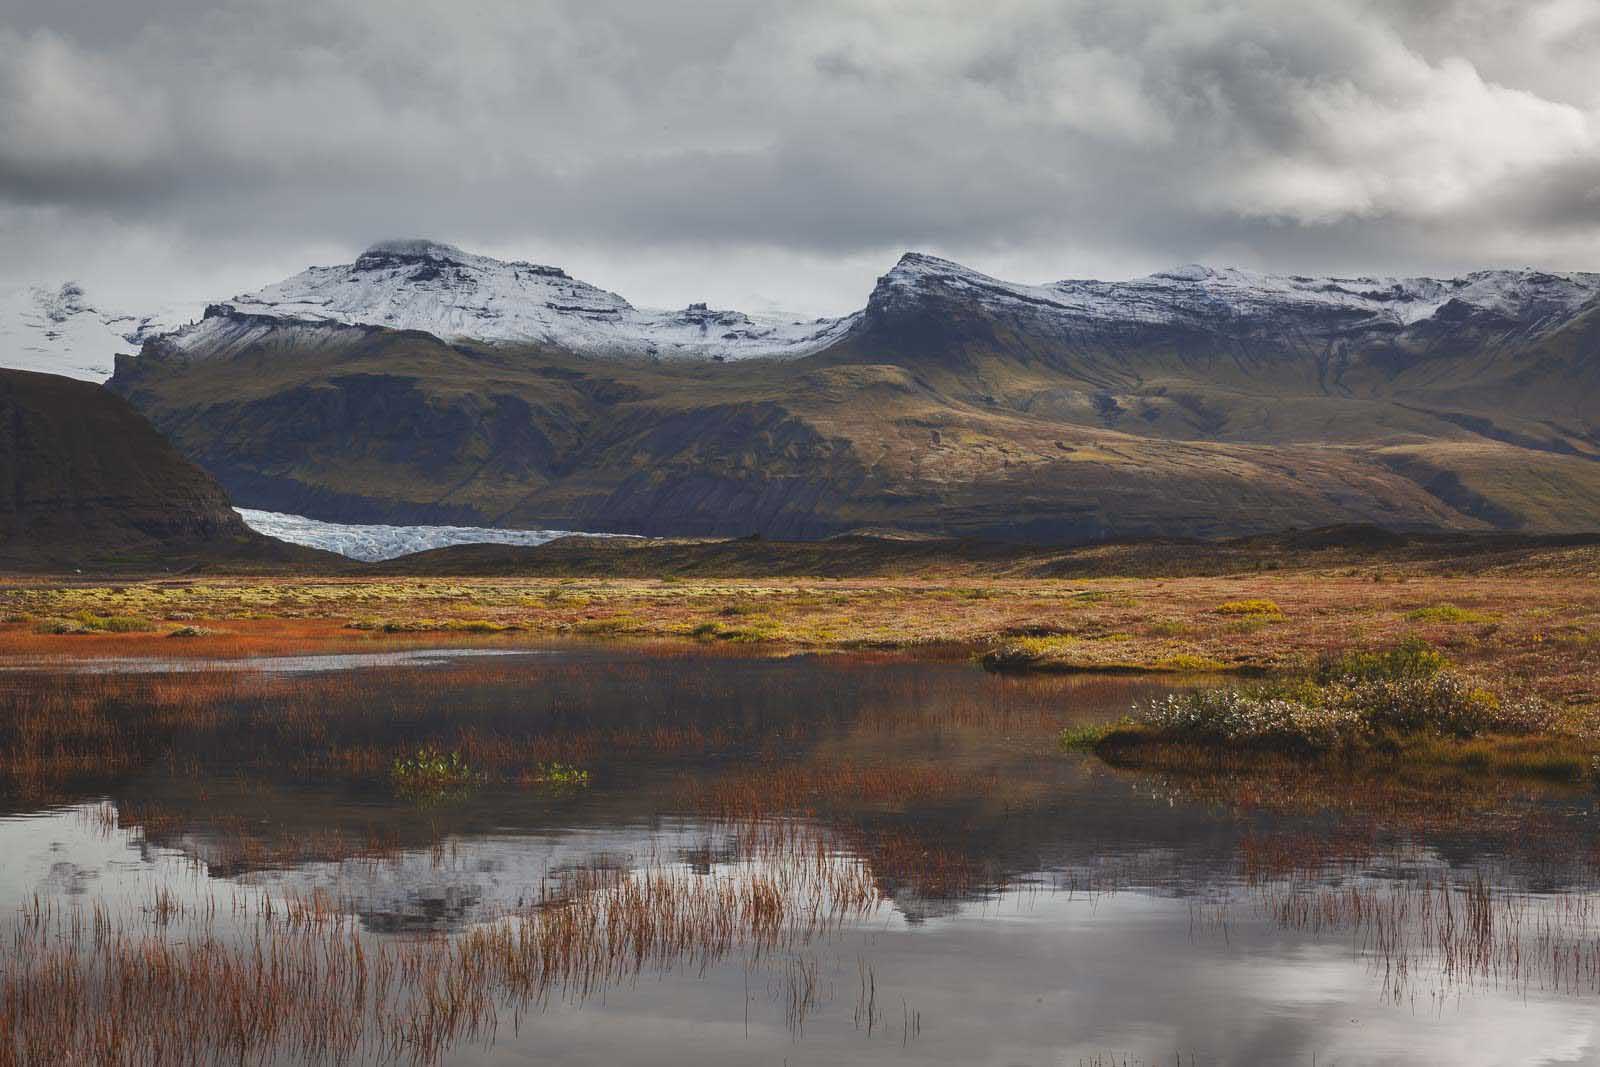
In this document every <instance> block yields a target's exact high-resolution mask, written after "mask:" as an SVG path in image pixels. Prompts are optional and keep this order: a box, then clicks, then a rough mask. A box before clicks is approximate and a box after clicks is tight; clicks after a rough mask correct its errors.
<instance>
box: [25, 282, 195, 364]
mask: <svg viewBox="0 0 1600 1067" xmlns="http://www.w3.org/2000/svg"><path fill="white" fill-rule="evenodd" d="M193 310H194V312H196V313H197V312H198V311H199V308H198V307H197V308H195V309H193ZM194 317H195V316H194V315H193V314H185V313H184V311H183V310H182V309H166V310H163V311H160V312H156V313H153V314H138V315H134V314H128V313H126V312H121V311H112V310H108V309H106V308H103V307H100V306H99V305H97V304H95V303H93V302H91V301H90V299H89V297H88V296H87V295H86V294H85V293H84V291H83V288H82V287H81V286H79V285H78V284H77V283H76V282H66V283H64V284H61V285H54V286H23V287H19V288H15V289H10V290H0V367H10V368H14V369H17V370H33V371H43V372H45V373H47V374H64V375H66V376H67V377H69V378H81V379H83V380H85V381H91V382H103V381H105V380H106V379H107V378H109V377H110V376H111V371H112V365H113V361H114V358H115V357H116V355H117V353H119V352H137V351H138V350H139V348H140V346H141V345H143V344H144V342H145V341H147V340H149V339H150V338H151V337H154V336H156V335H158V334H161V333H164V332H166V331H169V330H172V329H174V328H175V327H177V326H179V325H180V324H182V323H184V322H187V321H189V320H190V319H192V318H194Z"/></svg>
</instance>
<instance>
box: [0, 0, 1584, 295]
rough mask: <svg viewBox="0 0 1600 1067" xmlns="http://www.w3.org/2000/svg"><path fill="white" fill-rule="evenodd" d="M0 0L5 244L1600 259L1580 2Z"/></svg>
mask: <svg viewBox="0 0 1600 1067" xmlns="http://www.w3.org/2000/svg"><path fill="white" fill-rule="evenodd" d="M4 4H5V5H6V6H7V7H8V9H9V13H7V14H6V15H5V16H4V17H3V18H0V226H7V225H9V226H10V227H11V228H12V229H13V231H14V232H13V233H12V234H11V237H12V239H13V240H36V239H37V238H36V237H35V236H34V235H37V234H38V233H40V232H43V231H44V229H45V228H44V227H43V226H42V225H40V224H39V223H38V219H39V218H43V217H44V213H48V217H49V218H50V219H51V220H52V225H53V226H57V227H63V228H65V230H67V231H71V232H70V233H68V232H62V233H61V237H62V238H63V240H62V242H61V243H62V244H63V246H66V247H73V248H78V247H85V246H92V245H93V244H94V240H95V235H96V233H97V232H98V228H104V227H106V226H108V225H109V226H114V227H115V228H117V229H118V230H119V231H120V232H124V233H126V232H129V231H137V232H139V233H140V234H142V235H143V237H142V238H141V240H143V241H145V242H146V243H156V244H159V242H161V241H163V240H165V241H168V242H169V243H170V244H171V245H172V246H173V247H181V248H183V249H185V250H186V251H185V258H186V259H188V260H190V261H193V260H196V259H204V258H205V257H206V256H208V255H210V256H213V257H215V259H216V260H217V261H218V262H219V263H221V262H224V261H225V262H226V263H227V265H228V267H227V271H229V272H231V273H229V277H238V278H239V279H240V284H244V283H245V282H249V283H251V284H259V283H260V282H262V281H266V280H268V279H267V278H265V277H250V276H249V270H248V269H247V268H248V263H249V261H250V258H251V255H252V249H258V250H259V252H260V256H261V258H263V259H271V261H272V262H274V263H276V262H278V261H280V259H290V260H292V259H294V258H295V257H296V255H297V252H296V249H300V250H303V251H302V252H300V253H299V254H300V255H301V256H302V257H306V256H309V255H311V254H312V252H313V251H314V250H315V251H318V252H320V251H322V250H324V249H326V248H328V247H329V246H330V245H332V246H339V247H343V248H353V247H356V246H359V245H360V244H361V243H363V242H365V241H367V240H370V239H372V238H375V237H379V236H384V235H390V234H397V233H413V232H425V233H428V234H430V235H433V236H437V237H440V238H443V239H449V240H456V241H458V242H465V243H473V242H474V241H478V242H481V243H488V244H492V245H493V246H495V247H497V248H507V247H515V248H518V249H521V250H522V251H523V254H526V255H529V256H532V257H534V258H551V257H550V256H548V255H546V254H545V252H544V250H545V249H553V250H559V249H566V248H577V247H580V246H581V247H587V248H590V249H591V250H593V249H598V250H600V251H599V252H597V253H596V258H597V260H602V261H603V260H606V259H608V258H609V259H610V260H614V261H623V260H626V261H630V262H633V263H639V262H646V261H651V260H654V261H656V262H659V263H660V264H661V267H660V271H661V273H662V274H663V275H670V274H672V272H673V267H672V263H673V260H674V257H675V255H677V254H678V253H679V252H680V251H681V250H683V249H685V248H690V247H693V248H699V249H705V248H717V247H722V248H726V249H729V250H730V251H731V250H738V251H739V255H738V256H730V259H729V261H730V262H735V261H736V262H737V263H738V264H739V267H738V270H739V271H741V272H742V271H746V270H748V265H749V263H750V261H751V259H750V257H751V256H752V255H755V256H757V258H759V256H760V255H763V254H765V255H767V256H768V258H769V260H770V262H771V263H773V264H774V265H780V264H784V263H791V262H795V261H797V260H798V259H800V258H805V257H818V256H822V257H829V256H833V257H839V259H840V261H841V262H845V261H848V262H850V263H851V264H854V266H852V267H851V268H850V269H851V270H852V271H856V272H859V270H860V269H861V268H860V267H859V264H860V263H861V262H862V261H863V259H864V258H871V257H873V256H881V257H883V258H884V259H885V260H887V259H889V258H890V257H892V256H893V254H894V253H895V252H897V251H899V250H900V249H903V248H906V247H921V248H926V249H930V250H934V251H942V252H945V253H947V254H952V255H956V256H958V257H962V258H969V259H974V260H975V261H976V263H975V265H978V266H980V267H982V266H984V265H985V263H986V260H993V261H995V262H1007V263H1019V262H1022V263H1029V264H1038V265H1039V266H1038V268H1037V269H1039V270H1041V271H1043V272H1044V274H1043V276H1045V277H1049V276H1053V275H1055V274H1058V273H1065V272H1066V270H1067V268H1068V267H1069V265H1070V266H1072V267H1075V268H1076V272H1077V273H1085V272H1093V273H1104V274H1113V273H1116V272H1117V271H1118V270H1119V269H1122V268H1124V267H1126V266H1128V265H1130V264H1148V265H1152V266H1154V265H1162V264H1169V263H1174V262H1179V261H1185V260H1190V259H1196V258H1210V256H1211V255H1213V254H1218V253H1220V254H1227V255H1230V256H1233V257H1235V258H1239V259H1244V260H1250V261H1252V262H1251V265H1255V266H1264V267H1277V268H1283V269H1299V270H1317V269H1339V270H1348V269H1362V268H1364V269H1369V270H1374V271H1377V270H1423V269H1432V270H1449V269H1459V268H1461V267H1471V266H1479V265H1491V264H1497V263H1500V262H1504V261H1505V260H1506V257H1508V256H1509V257H1512V259H1513V261H1516V262H1540V263H1545V264H1546V265H1550V266H1556V267H1560V266H1572V267H1576V266H1585V265H1588V266H1600V255H1597V254H1592V253H1591V252H1590V249H1591V248H1593V247H1594V243H1595V239H1596V238H1597V237H1600V218H1597V212H1596V202H1595V196H1594V190H1595V188H1596V187H1597V185H1600V92H1596V91H1595V90H1594V88H1593V81H1592V70H1593V69H1594V67H1595V64H1596V60H1597V59H1600V18H1597V17H1595V15H1596V13H1595V11H1594V9H1593V5H1592V3H1589V2H1588V0H1533V2H1518V3H1512V2H1510V0H1417V2H1415V3H1410V4H1398V5H1396V4H1379V3H1376V2H1375V0H1328V2H1327V3H1323V4H1319V5H1315V6H1309V5H1307V6H1302V5H1284V4H1281V3H1272V2H1268V0H1211V2H1208V3H1205V4H1195V3H1192V2H1188V0H1129V2H1128V3H1122V4H1115V5H1108V4H1104V3H1099V2H1092V0H1078V2H1063V0H995V2H993V3H990V4H987V5H985V7H984V10H983V12H982V13H981V14H979V15H975V14H974V13H973V9H972V8H971V6H970V5H969V4H966V3H963V2H958V0H930V2H928V3H923V4H917V5H901V4H890V3H884V2H880V0H814V2H810V3H801V4H795V3H784V2H781V0H745V2H741V0H714V2H706V0H697V2H695V3H687V2H686V3H671V4H669V3H661V4H638V3H634V2H631V0H587V2H579V0H472V2H463V3H458V4H452V5H437V4H425V3H421V2H415V0H405V2H397V0H325V2H312V0H280V2H272V3H269V2H267V0H227V2H224V3H200V2H197V0H122V2H121V3H119V4H117V5H110V6H112V7H114V8H115V11H114V12H111V13H108V12H107V11H106V10H104V9H105V8H106V7H107V6H108V5H102V4H99V3H93V4H91V3H89V2H88V0H50V2H49V3H45V2H44V0H4ZM29 213H33V215H34V216H35V218H34V220H33V222H32V223H29V222H28V220H27V216H28V215H29ZM7 220H10V222H9V223H8V222H7ZM4 236H6V234H4V233H0V237H4ZM763 250H765V251H764V252H763ZM53 255H57V253H53V252H51V250H49V249H45V248H39V249H37V255H36V257H34V258H35V259H36V260H37V262H38V263H40V264H43V263H45V262H46V261H49V262H50V263H51V264H52V265H54V263H55V260H54V259H52V258H51V256H53ZM28 258H29V257H28V256H26V255H25V254H24V255H19V254H17V253H16V252H12V253H11V254H10V255H8V256H7V257H6V259H4V260H0V265H5V264H17V263H21V264H22V266H20V267H17V266H11V267H9V268H8V269H10V270H11V271H12V272H13V273H16V272H17V271H19V270H25V269H26V268H27V265H28V263H27V261H28ZM1052 263H1060V264H1061V269H1060V270H1052V269H1051V266H1050V265H1051V264H1052ZM101 269H102V270H103V272H104V273H106V274H107V275H108V276H109V275H114V274H115V273H116V270H115V267H114V265H111V264H106V263H102V264H101ZM702 269H703V270H704V271H706V272H708V277H706V278H705V279H704V280H705V281H706V283H707V284H708V285H709V286H710V287H711V288H712V289H713V290H715V289H717V287H718V286H721V287H723V288H728V287H731V286H733V285H734V284H735V283H736V282H737V280H738V279H737V278H735V277H733V276H732V275H731V274H730V276H729V277H726V278H718V277H716V276H715V274H716V267H715V264H714V260H713V261H712V262H711V264H710V265H709V266H704V267H703V268H702ZM730 270H731V268H730ZM594 280H596V281H598V282H601V283H602V284H606V283H607V281H608V280H607V279H606V278H596V279H594ZM630 295H633V294H630ZM646 295H647V296H648V294H646Z"/></svg>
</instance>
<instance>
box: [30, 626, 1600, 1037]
mask: <svg viewBox="0 0 1600 1067" xmlns="http://www.w3.org/2000/svg"><path fill="white" fill-rule="evenodd" d="M530 651H531V652H534V653H536V654H526V655H497V656H471V657H463V656H460V655H457V654H454V653H446V654H427V653H423V654H419V653H416V652H414V651H413V652H408V653H407V654H406V657H405V658H399V659H367V658H362V657H355V658H350V657H345V658H332V659H328V660H326V661H320V662H307V661H313V660H316V657H297V658H296V662H295V663H294V664H293V665H292V666H291V667H281V668H270V667H269V669H265V670H257V669H255V668H256V667H258V666H261V665H259V664H244V663H233V662H230V663H226V664H217V665H212V667H211V669H210V670H205V671H196V670H195V664H193V663H171V664H165V665H155V664H116V663H113V664H101V665H99V666H97V667H94V668H93V669H91V670H89V671H87V672H85V673H81V674H76V675H71V676H68V675H63V674H61V673H59V672H54V673H48V674H46V673H43V672H41V671H38V670H30V669H17V670H12V671H7V672H6V673H5V674H4V677H3V679H0V694H3V695H4V697H5V699H6V700H7V701H8V703H7V705H6V707H7V709H8V710H7V712H6V714H8V715H10V716H11V717H12V720H13V721H12V723H11V724H10V725H9V726H8V727H7V730H8V733H7V737H8V738H9V740H8V741H7V744H8V745H9V746H10V747H9V748H8V751H9V752H11V753H12V754H13V764H12V766H10V767H9V768H6V767H0V775H3V777H0V785H3V786H4V787H5V794H4V797H5V799H3V800H0V805H3V807H0V856H4V857H5V859H4V861H3V863H0V906H3V909H4V912H3V914H4V925H5V927H6V928H5V930H4V931H3V933H4V937H5V943H6V945H8V946H9V947H8V948H7V949H5V950H4V951H0V966H3V967H4V968H5V970H4V972H3V977H0V982H3V983H5V985H4V991H5V992H6V993H7V995H8V997H9V1000H7V999H6V998H4V997H0V1003H9V1005H10V1006H9V1007H6V1008H0V1037H4V1038H6V1039H7V1040H10V1041H12V1042H13V1043H17V1042H26V1041H29V1040H32V1041H33V1042H34V1044H32V1045H31V1046H26V1047H27V1048H29V1049H31V1050H32V1051H33V1053H34V1054H36V1055H38V1056H39V1057H41V1058H42V1057H43V1056H44V1055H45V1050H46V1046H47V1044H48V1040H47V1038H46V1037H44V1036H42V1035H44V1034H45V1033H46V1031H47V1030H48V1029H50V1028H51V1027H53V1028H54V1032H55V1033H56V1034H57V1035H62V1034H65V1035H71V1036H69V1037H68V1038H66V1039H67V1040H69V1041H73V1042H78V1043H83V1042H88V1041H91V1040H94V1037H93V1034H92V1033H91V1031H92V1029H93V1027H92V1026H91V1025H89V1024H88V1023H86V1022H85V1020H84V1019H83V1018H77V1017H74V1018H71V1019H68V1018H67V1017H66V1016H61V1017H58V1018H55V1019H52V1020H44V1019H41V1018H40V1014H41V1013H42V1012H44V1011H45V1010H46V1005H50V1006H52V1007H50V1009H49V1010H57V1009H58V1008H59V1005H61V1004H62V1003H67V1004H70V1005H74V1006H76V1010H78V1011H79V1012H80V1014H85V1013H86V1014H89V1015H93V1014H95V1013H97V1012H100V1013H102V1018H104V1019H113V1020H115V1022H114V1024H110V1026H109V1028H118V1027H120V1028H122V1029H124V1030H125V1031H126V1034H127V1035H132V1034H140V1035H142V1036H141V1037H139V1038H138V1040H134V1039H133V1038H131V1037H130V1038H128V1039H127V1040H126V1041H125V1042H124V1045H123V1046H117V1047H122V1048H124V1049H132V1048H135V1047H139V1046H138V1041H139V1040H143V1041H146V1042H147V1043H148V1042H152V1041H154V1042H157V1044H158V1045H159V1041H160V1040H162V1039H163V1038H162V1037H161V1034H165V1035H166V1037H165V1039H169V1040H170V1041H171V1042H172V1044H170V1045H168V1046H161V1047H162V1048H163V1049H164V1052H163V1053H162V1054H163V1055H165V1056H166V1057H168V1058H167V1059H166V1060H164V1061H163V1062H185V1060H184V1056H185V1055H187V1054H189V1053H186V1052H183V1051H180V1050H179V1049H180V1045H182V1044H183V1042H182V1040H181V1039H180V1038H179V1037H178V1036H177V1035H180V1034H189V1033H202V1034H203V1036H202V1037H200V1038H196V1039H195V1040H196V1041H197V1042H200V1044H197V1045H189V1046H188V1049H189V1052H191V1053H193V1054H194V1055H195V1057H196V1059H197V1060H198V1061H199V1062H239V1061H240V1059H241V1055H240V1051H239V1050H240V1049H243V1051H244V1053H245V1054H244V1056H243V1059H244V1061H245V1062H274V1061H276V1062H324V1061H330V1060H338V1059H345V1060H348V1061H350V1062H440V1063H451V1064H501V1063H504V1064H511V1063H523V1062H530V1061H534V1060H537V1061H541V1062H555V1063H572V1064H619V1063H651V1064H694V1065H706V1064H748V1063H774V1064H778V1063H789V1064H837V1063H950V1064H975V1063H977V1064H1043V1063H1049V1064H1069V1065H1070V1064H1080V1063H1081V1064H1111V1063H1116V1064H1122V1063H1128V1064H1135V1063H1144V1064H1156V1063H1162V1064H1176V1063H1180V1062H1181V1063H1183V1064H1189V1063H1194V1064H1210V1063H1295V1064H1310V1063H1313V1062H1315V1063H1318V1064H1331V1063H1406V1064H1416V1063H1441V1062H1448V1063H1482V1064H1505V1063H1588V1062H1600V1012H1597V1011H1596V1008H1597V1007H1600V1003H1597V1001H1600V913H1597V912H1596V911H1595V904H1596V902H1597V901H1600V896H1597V895H1596V894H1595V893H1594V891H1593V889H1594V881H1595V879H1594V874H1595V867H1596V856H1597V851H1596V842H1597V841H1600V836H1597V835H1596V834H1595V832H1594V827H1593V823H1594V819H1595V814H1596V813H1595V810H1594V804H1593V796H1592V794H1590V793H1586V792H1582V791H1568V792H1563V793H1529V794H1526V795H1524V794H1520V793H1507V794H1504V795H1496V796H1495V797H1494V798H1492V802H1488V803H1485V804H1482V805H1472V806H1470V810H1462V811H1460V812H1452V811H1441V812H1433V813H1430V814H1428V815H1427V816H1426V817H1414V816H1413V815H1410V814H1408V815H1407V816H1406V817H1405V818H1396V817H1393V816H1394V812H1393V811H1392V810H1382V811H1380V810H1373V811H1365V810H1362V809H1361V807H1360V805H1344V806H1339V807H1340V810H1338V811H1336V812H1330V811H1326V810H1322V809H1323V805H1319V804H1277V803H1262V802H1260V801H1259V798H1258V797H1254V796H1253V795H1252V794H1251V793H1250V791H1249V790H1237V789H1236V790H1233V791H1231V792H1230V791H1228V790H1226V789H1224V790H1221V791H1219V790H1217V789H1215V788H1209V787H1203V786H1201V785H1197V784H1196V783H1191V782H1187V781H1174V780H1170V779H1164V778H1162V777H1160V776H1155V775H1149V774H1142V773H1137V772H1133V771H1120V770H1114V769H1111V768H1108V767H1106V766H1104V765H1102V764H1101V763H1100V762H1098V761H1097V760H1096V759H1095V758H1094V757H1092V756H1086V755H1081V754H1076V753H1063V752H1061V751H1059V750H1058V748H1057V746H1056V735H1057V734H1058V733H1059V731H1060V730H1061V729H1062V727H1064V726H1066V725H1068V724H1071V723H1073V722H1082V721H1090V720H1103V719H1106V718H1111V717H1115V716H1117V715H1120V714H1123V713H1125V712H1126V711H1127V710H1128V709H1129V708H1130V707H1131V706H1133V705H1134V704H1135V703H1139V702H1143V701H1145V700H1148V699H1150V698H1153V697H1156V696H1159V695H1161V694H1163V693H1165V692H1167V691H1169V687H1168V685H1167V684H1166V683H1159V682H1152V681H1149V680H1142V679H1127V678H1104V677H1099V678H1095V677H1080V678H1054V679H1051V678H1015V677H998V676H994V675H988V674H985V673H983V672H982V671H980V670H978V669H976V668H974V667H972V666H970V665H967V664H964V663H913V662H908V661H906V660H903V659H893V658H883V659H875V658H872V657H825V658H818V657H802V658H794V659H767V658H761V657H757V656H744V657H728V656H720V657H719V656H711V655H705V654H688V653H675V652H662V651H629V650H623V649H617V650H601V649H571V648H564V649H547V650H530ZM13 666H16V667H19V668H27V667H28V666H29V665H27V664H18V665H13ZM158 668H159V669H158ZM39 709H47V710H49V712H50V715H51V719H50V722H49V724H48V725H44V724H42V720H39V719H33V718H29V716H30V715H33V714H35V713H38V712H39ZM63 724H69V725H63ZM52 731H54V732H52ZM419 750H427V751H428V752H429V753H430V757H429V758H430V759H431V758H435V757H443V756H448V755H454V756H455V757H456V758H457V760H458V761H459V765H461V766H464V767H466V768H467V770H466V771H465V773H463V774H461V775H460V776H459V780H457V779H456V778H451V779H450V780H448V781H446V782H444V783H443V784H440V785H438V786H437V787H429V788H421V789H419V788H415V787H412V786H409V785H407V784H406V780H404V779H403V777H402V776H399V775H397V772H396V768H395V762H396V760H401V761H405V760H409V759H412V758H413V757H414V756H415V755H416V754H417V752H418V751H419ZM23 752H27V753H32V755H30V756H28V757H27V758H22V757H20V756H17V754H18V753H23ZM1336 806H1337V805H1336ZM263 946H265V947H263ZM263 961H265V962H263ZM274 961H276V962H274ZM63 975H71V976H73V980H72V981H71V982H69V981H67V980H66V979H64V978H63V977H62V976H63ZM297 975H300V976H302V977H299V978H297V977H296V976H297ZM195 985H203V986H204V988H201V989H198V990H196V989H193V988H189V987H192V986H195ZM317 989H322V990H324V991H325V992H324V995H322V996H321V997H319V996H318V995H317V994H316V992H315V990H317ZM330 990H331V992H328V991H330ZM135 993H136V994H137V998H136V999H130V998H132V997H133V994H135ZM119 996H120V997H122V998H124V1000H123V1002H121V1003H123V1006H122V1007H121V1008H118V1007H117V1006H116V1004H115V1003H113V1002H114V1001H115V1000H116V998H117V997H119ZM235 1001H237V1003H235ZM268 1003H270V1004H271V1005H273V1010H272V1012H270V1013H263V1012H262V1010H261V1009H260V1008H259V1005H262V1004H268ZM130 1004H131V1005H139V1006H141V1007H140V1009H139V1010H135V1009H134V1008H133V1007H130V1006H129V1005H130ZM19 1005H20V1007H19ZM218 1005H222V1006H221V1007H219V1006H218ZM91 1009H93V1010H91ZM69 1014H70V1012H69ZM152 1019H154V1020H157V1021H152ZM196 1019H200V1020H203V1026H200V1029H199V1030H196V1029H195V1026H197V1025H200V1024H196V1023H195V1022H194V1020H196ZM218 1020H222V1021H218ZM91 1022H92V1020H91ZM158 1031H160V1033H157V1032H158ZM152 1034H155V1035H156V1036H151V1035H152ZM30 1035H31V1036H30ZM125 1037H126V1035H125ZM102 1039H103V1035H102ZM229 1041H237V1042H238V1043H239V1044H238V1046H237V1047H235V1048H232V1049H230V1047H229V1046H228V1042H229ZM206 1042H209V1044H206ZM3 1047H4V1045H3V1043H0V1050H3ZM106 1047H111V1046H106ZM4 1061H5V1057H4V1055H3V1054H0V1062H4ZM23 1062H29V1059H28V1056H27V1055H24V1056H23ZM57 1062H60V1061H59V1060H58V1061H57Z"/></svg>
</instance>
